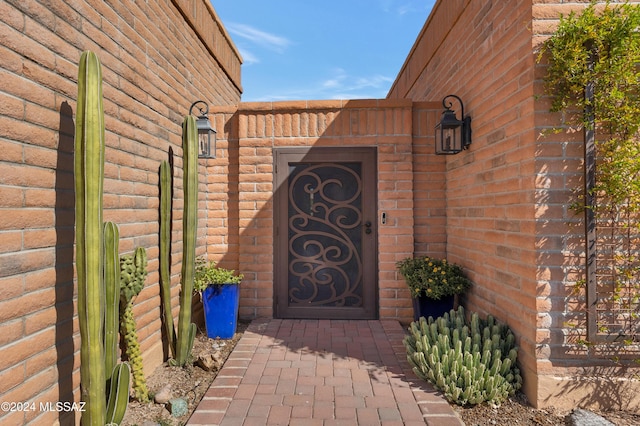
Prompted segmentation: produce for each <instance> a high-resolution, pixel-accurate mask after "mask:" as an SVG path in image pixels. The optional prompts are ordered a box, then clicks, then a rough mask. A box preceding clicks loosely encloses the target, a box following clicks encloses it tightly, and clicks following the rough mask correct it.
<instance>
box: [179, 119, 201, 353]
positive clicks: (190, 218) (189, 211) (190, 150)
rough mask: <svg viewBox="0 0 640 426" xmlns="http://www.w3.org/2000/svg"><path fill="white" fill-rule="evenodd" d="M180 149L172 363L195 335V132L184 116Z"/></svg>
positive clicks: (196, 136)
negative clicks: (179, 265)
mask: <svg viewBox="0 0 640 426" xmlns="http://www.w3.org/2000/svg"><path fill="white" fill-rule="evenodd" d="M182 149H183V151H184V155H183V163H184V165H183V167H184V212H183V219H182V240H183V249H182V277H181V287H182V288H181V292H180V316H179V317H178V330H177V331H178V339H177V342H176V357H175V364H177V365H180V366H183V365H185V364H186V363H187V361H188V359H189V356H190V354H191V349H192V347H193V341H194V339H195V335H196V325H195V324H193V323H192V322H191V303H192V297H193V280H194V278H195V262H196V234H197V229H198V129H197V128H196V121H195V119H194V118H193V116H191V115H187V116H186V117H185V118H184V121H183V122H182Z"/></svg>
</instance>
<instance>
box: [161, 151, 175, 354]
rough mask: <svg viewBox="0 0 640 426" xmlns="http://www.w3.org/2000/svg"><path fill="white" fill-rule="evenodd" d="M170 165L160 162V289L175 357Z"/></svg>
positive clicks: (167, 330)
mask: <svg viewBox="0 0 640 426" xmlns="http://www.w3.org/2000/svg"><path fill="white" fill-rule="evenodd" d="M172 181H173V179H172V173H171V165H170V164H169V162H168V161H163V162H161V163H160V288H161V291H162V312H163V315H164V327H165V332H166V334H167V340H168V342H169V349H170V351H171V356H172V357H173V358H175V357H176V342H175V329H174V325H173V315H172V313H171V274H170V269H171V195H172V194H171V192H172V187H173V185H172V183H173V182H172Z"/></svg>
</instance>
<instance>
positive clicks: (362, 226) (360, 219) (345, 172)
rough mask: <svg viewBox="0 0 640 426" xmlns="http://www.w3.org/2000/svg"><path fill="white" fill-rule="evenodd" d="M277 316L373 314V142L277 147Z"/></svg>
mask: <svg viewBox="0 0 640 426" xmlns="http://www.w3.org/2000/svg"><path fill="white" fill-rule="evenodd" d="M275 155H276V159H275V160H276V178H275V181H276V182H275V183H276V188H277V190H276V194H275V200H274V202H275V206H274V209H275V244H274V245H275V265H274V266H275V271H274V272H275V277H274V278H275V281H274V286H275V289H274V290H275V312H276V317H278V318H317V319H375V318H377V251H376V250H377V242H376V239H377V237H376V223H375V217H376V201H375V198H376V173H375V170H376V151H375V148H311V149H309V148H304V149H302V148H281V149H277V150H276V153H275Z"/></svg>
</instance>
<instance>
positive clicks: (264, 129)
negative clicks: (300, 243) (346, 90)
mask: <svg viewBox="0 0 640 426" xmlns="http://www.w3.org/2000/svg"><path fill="white" fill-rule="evenodd" d="M212 114H213V117H214V119H215V123H216V124H217V128H218V129H224V133H223V134H222V133H219V134H218V141H219V146H220V147H221V148H222V149H221V150H219V151H218V152H219V158H217V159H215V160H208V173H209V179H208V182H209V187H208V193H207V197H208V199H209V200H210V201H209V205H210V206H211V208H210V210H209V213H208V214H209V219H208V222H207V223H208V228H207V235H208V240H209V244H208V246H207V250H208V255H209V257H210V258H212V259H214V260H216V261H219V262H220V264H221V265H225V266H227V267H230V268H234V269H237V270H239V271H241V272H242V273H243V274H244V276H245V278H244V280H243V284H242V286H241V298H240V316H241V317H244V318H255V317H267V318H269V317H272V316H273V300H274V291H273V192H274V189H273V172H274V170H273V158H274V156H273V149H274V148H277V147H285V146H315V147H318V146H374V147H377V150H378V165H377V166H378V210H379V212H378V216H379V214H380V212H382V211H385V212H387V214H388V222H387V224H386V225H379V228H378V250H379V254H378V258H379V265H378V266H379V305H380V306H379V314H380V318H385V319H389V318H395V319H399V320H401V321H403V322H408V321H410V319H411V316H412V308H411V302H410V298H409V292H408V289H407V286H406V284H405V283H404V280H403V279H402V277H401V276H398V274H397V272H396V268H395V263H396V262H397V261H398V260H401V259H402V258H404V257H407V256H410V255H412V254H413V251H414V238H413V227H414V223H413V222H414V218H413V203H414V198H413V197H414V188H413V171H412V161H411V159H412V152H413V148H412V114H413V112H412V103H411V101H407V100H357V101H356V100H354V101H294V102H274V103H269V102H268V103H261V102H256V103H242V104H240V105H239V106H238V107H237V108H224V107H221V108H216V109H215V110H213V111H212ZM378 218H379V217H378ZM425 226H428V225H425ZM440 234H441V232H440Z"/></svg>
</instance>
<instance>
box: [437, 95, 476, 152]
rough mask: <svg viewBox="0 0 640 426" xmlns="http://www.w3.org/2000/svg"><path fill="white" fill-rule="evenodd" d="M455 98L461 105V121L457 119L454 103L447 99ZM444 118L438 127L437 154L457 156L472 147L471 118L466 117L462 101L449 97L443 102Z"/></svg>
mask: <svg viewBox="0 0 640 426" xmlns="http://www.w3.org/2000/svg"><path fill="white" fill-rule="evenodd" d="M449 98H455V99H457V100H458V103H459V104H460V119H458V118H457V117H456V112H455V110H452V109H451V107H452V106H453V103H452V102H451V101H449V102H447V99H449ZM442 106H443V107H445V110H444V111H442V118H441V119H440V122H439V123H438V124H437V125H436V135H435V136H436V154H438V155H444V154H457V153H459V152H460V151H462V150H463V149H467V148H468V147H469V145H471V117H469V116H466V117H465V116H464V105H463V104H462V99H460V98H459V97H458V96H456V95H447V96H445V97H444V99H443V100H442Z"/></svg>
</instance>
